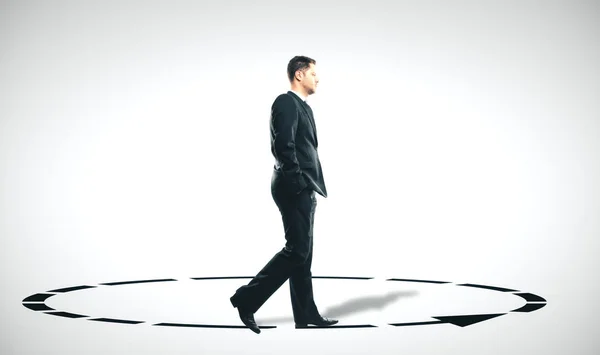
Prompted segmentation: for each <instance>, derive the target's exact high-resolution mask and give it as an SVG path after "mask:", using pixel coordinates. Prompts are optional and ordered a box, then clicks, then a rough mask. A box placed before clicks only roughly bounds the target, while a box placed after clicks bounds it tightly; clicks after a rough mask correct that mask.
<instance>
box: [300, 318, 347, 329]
mask: <svg viewBox="0 0 600 355" xmlns="http://www.w3.org/2000/svg"><path fill="white" fill-rule="evenodd" d="M337 322H338V320H337V319H329V318H326V317H319V318H315V319H313V320H310V321H308V322H305V323H302V322H301V323H296V328H306V327H307V326H308V325H309V324H312V325H316V326H319V327H328V326H330V325H334V324H336V323H337Z"/></svg>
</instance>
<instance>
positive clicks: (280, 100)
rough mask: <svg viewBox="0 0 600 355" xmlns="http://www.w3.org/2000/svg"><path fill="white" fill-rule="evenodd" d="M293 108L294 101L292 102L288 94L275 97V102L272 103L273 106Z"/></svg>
mask: <svg viewBox="0 0 600 355" xmlns="http://www.w3.org/2000/svg"><path fill="white" fill-rule="evenodd" d="M281 105H283V106H295V105H296V100H294V98H293V97H292V96H291V95H290V94H289V93H287V92H286V93H283V94H280V95H279V96H277V97H276V98H275V101H274V102H273V106H281Z"/></svg>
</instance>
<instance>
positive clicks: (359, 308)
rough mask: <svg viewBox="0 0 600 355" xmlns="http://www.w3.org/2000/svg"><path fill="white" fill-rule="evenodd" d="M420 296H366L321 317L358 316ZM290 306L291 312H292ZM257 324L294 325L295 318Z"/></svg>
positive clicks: (401, 293)
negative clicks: (398, 301)
mask: <svg viewBox="0 0 600 355" xmlns="http://www.w3.org/2000/svg"><path fill="white" fill-rule="evenodd" d="M416 295H418V292H417V291H398V292H389V293H387V294H385V295H382V296H365V297H358V298H354V299H350V300H347V301H345V302H343V303H340V304H339V305H337V306H331V307H328V308H327V309H325V311H321V315H323V316H324V317H330V318H336V317H342V316H346V315H350V314H356V313H360V312H366V311H371V310H382V309H383V308H385V307H387V306H388V305H390V304H392V303H394V302H395V301H396V300H398V299H399V298H401V297H402V298H408V297H414V296H416ZM317 306H318V305H317ZM291 307H292V306H291V305H290V312H291ZM256 322H257V323H258V324H259V325H261V324H281V323H293V322H294V317H293V316H287V317H271V318H260V317H256Z"/></svg>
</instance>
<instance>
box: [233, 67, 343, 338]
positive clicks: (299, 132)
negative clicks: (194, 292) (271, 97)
mask: <svg viewBox="0 0 600 355" xmlns="http://www.w3.org/2000/svg"><path fill="white" fill-rule="evenodd" d="M315 65H316V61H315V60H314V59H311V58H308V57H304V56H296V57H294V58H292V59H291V60H290V62H289V63H288V67H287V74H288V79H289V80H290V86H291V90H290V91H288V92H287V93H285V94H281V95H279V96H278V97H277V98H276V99H275V102H274V103H273V105H272V106H271V121H270V128H271V152H272V153H273V156H274V157H275V165H274V167H273V176H272V179H271V195H272V197H273V200H275V204H277V207H278V208H279V211H280V212H281V217H282V220H283V227H284V230H285V239H286V243H285V247H284V248H283V249H282V250H281V251H279V252H278V253H277V254H275V256H273V258H272V259H271V260H270V261H269V262H268V263H267V264H266V265H265V266H264V267H263V269H262V270H261V271H260V272H259V273H258V274H257V275H256V276H255V277H254V278H253V279H252V280H251V281H250V282H249V283H248V284H247V285H244V286H242V287H240V288H238V289H237V291H236V292H235V294H234V295H233V296H232V297H231V298H230V300H231V304H232V305H233V306H234V307H237V309H238V313H239V316H240V319H241V320H242V322H243V323H244V324H245V325H246V326H247V327H249V328H250V329H251V330H252V331H254V332H255V333H257V334H258V333H260V328H259V327H258V326H257V324H256V322H255V320H254V313H256V311H258V309H259V308H260V307H261V306H262V305H263V304H264V303H265V302H266V300H267V299H268V298H269V297H271V295H272V294H273V293H275V291H277V289H279V287H280V286H281V285H282V284H283V283H284V282H285V281H286V280H288V279H289V284H290V296H291V300H292V309H293V312H294V321H295V323H296V328H303V327H307V326H308V325H309V324H311V325H317V326H330V325H333V324H336V323H337V322H338V321H337V320H334V319H328V318H325V317H322V316H321V315H320V314H319V311H318V310H317V306H316V305H315V301H314V298H313V288H312V274H311V271H310V268H311V264H312V245H313V243H312V239H313V223H314V214H315V207H316V205H317V199H316V197H315V192H316V193H318V194H319V195H321V196H323V197H327V190H326V188H325V182H324V180H323V172H322V171H321V162H320V161H319V155H318V154H317V146H318V141H317V130H316V126H315V121H314V117H313V113H312V109H311V108H310V106H308V104H307V103H306V99H307V98H308V96H309V95H312V94H314V93H315V91H316V89H317V84H318V82H319V79H318V77H317V72H316V67H315Z"/></svg>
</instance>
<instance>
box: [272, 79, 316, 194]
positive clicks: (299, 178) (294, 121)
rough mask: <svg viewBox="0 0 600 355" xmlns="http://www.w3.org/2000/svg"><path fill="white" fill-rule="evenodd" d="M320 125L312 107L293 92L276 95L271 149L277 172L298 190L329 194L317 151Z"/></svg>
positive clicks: (273, 109) (273, 107)
mask: <svg viewBox="0 0 600 355" xmlns="http://www.w3.org/2000/svg"><path fill="white" fill-rule="evenodd" d="M318 145H319V143H318V140H317V128H316V126H315V120H314V116H313V113H312V109H311V108H310V106H308V104H306V103H305V102H304V101H303V100H302V99H301V98H299V97H298V96H297V95H296V94H294V93H293V92H291V91H288V92H287V93H285V94H281V95H279V96H277V98H276V99H275V102H273V105H272V106H271V152H272V153H273V156H274V157H275V166H274V169H275V173H276V174H281V176H282V178H283V179H284V180H286V182H287V183H288V184H289V185H290V186H291V188H292V189H293V190H294V192H296V193H299V192H300V191H301V190H302V189H304V188H306V187H309V188H311V189H312V190H314V191H315V192H317V193H318V194H319V195H321V196H323V197H327V189H326V188H325V181H324V180H323V171H322V169H321V162H320V160H319V154H318V153H317V146H318Z"/></svg>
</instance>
